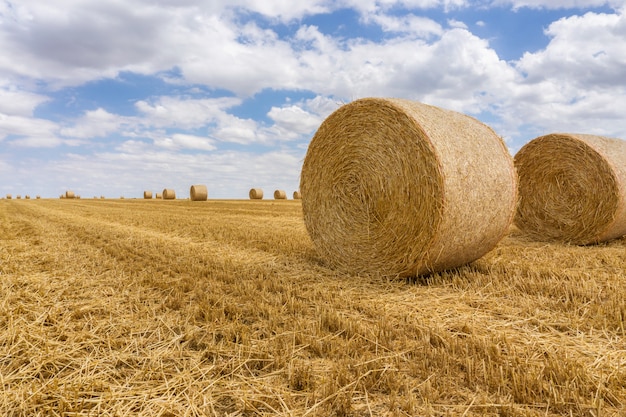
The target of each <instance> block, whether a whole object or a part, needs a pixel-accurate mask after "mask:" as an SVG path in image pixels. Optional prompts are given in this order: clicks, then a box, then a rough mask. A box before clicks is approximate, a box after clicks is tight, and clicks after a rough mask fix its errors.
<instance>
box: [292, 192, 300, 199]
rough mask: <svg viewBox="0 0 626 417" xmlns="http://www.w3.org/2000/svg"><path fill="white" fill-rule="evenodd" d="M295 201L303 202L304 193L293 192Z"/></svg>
mask: <svg viewBox="0 0 626 417" xmlns="http://www.w3.org/2000/svg"><path fill="white" fill-rule="evenodd" d="M293 199H294V200H301V199H302V193H301V192H300V191H294V192H293Z"/></svg>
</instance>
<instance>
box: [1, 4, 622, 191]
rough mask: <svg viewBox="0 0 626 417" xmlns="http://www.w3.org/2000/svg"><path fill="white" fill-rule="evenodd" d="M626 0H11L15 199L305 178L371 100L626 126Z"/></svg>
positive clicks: (11, 183) (510, 131) (5, 63)
mask: <svg viewBox="0 0 626 417" xmlns="http://www.w3.org/2000/svg"><path fill="white" fill-rule="evenodd" d="M625 13H626V7H625V6H624V0H620V1H617V0H550V1H547V0H545V1H540V0H475V1H470V0H335V1H333V0H307V1H289V0H263V1H259V0H107V1H98V0H55V1H49V0H0V195H1V196H4V195H5V194H7V193H11V194H13V195H16V194H21V195H26V194H30V195H32V196H34V195H37V194H40V195H41V196H43V197H57V196H58V195H60V194H62V193H63V192H64V191H65V190H68V189H69V190H73V191H74V192H75V193H77V194H80V195H81V196H83V197H92V196H96V195H97V196H100V195H105V196H107V197H119V196H122V195H123V196H126V197H127V198H130V197H140V196H141V195H142V193H143V190H153V191H155V192H156V191H161V190H162V189H163V188H166V187H167V188H174V189H175V190H176V191H177V195H178V196H179V197H183V198H184V197H187V196H188V195H189V187H190V186H191V185H192V184H206V185H207V186H208V187H209V197H210V198H247V195H248V190H249V189H250V188H251V187H261V188H264V189H265V190H266V193H267V194H271V193H272V192H273V190H275V189H278V188H280V189H285V190H286V191H287V193H288V195H290V194H291V193H292V192H293V190H295V189H297V187H298V182H299V174H300V169H301V165H302V161H303V158H304V155H305V153H306V149H307V146H308V143H309V141H310V139H311V137H312V135H313V134H314V133H315V131H316V129H317V128H318V127H319V125H320V123H321V122H322V121H323V120H324V118H325V117H327V116H328V115H329V114H330V113H331V112H332V111H333V110H335V109H337V108H338V106H341V105H342V104H344V103H348V102H350V101H352V100H355V99H358V98H362V97H373V96H377V97H402V98H408V99H413V100H418V101H421V102H424V103H428V104H433V105H437V106H440V107H444V108H448V109H451V110H456V111H459V112H463V113H465V114H469V115H471V116H474V117H476V118H478V119H479V120H481V121H483V122H485V123H487V124H488V125H490V126H491V127H492V128H493V129H494V130H495V131H496V132H497V133H498V134H499V135H501V136H502V137H503V138H504V139H505V140H506V142H507V144H508V146H509V148H510V150H511V152H512V153H515V152H516V151H517V150H518V149H519V148H520V147H521V146H522V145H523V144H524V143H526V142H528V141H529V140H531V139H533V138H534V137H537V136H539V135H543V134H547V133H552V132H559V131H560V132H579V133H594V134H601V135H606V136H613V137H620V138H626V120H625V118H624V109H626V15H625Z"/></svg>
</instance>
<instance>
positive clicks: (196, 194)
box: [189, 185, 209, 201]
mask: <svg viewBox="0 0 626 417" xmlns="http://www.w3.org/2000/svg"><path fill="white" fill-rule="evenodd" d="M189 198H190V199H191V201H207V199H208V198H209V191H208V190H207V187H206V185H192V186H191V188H190V189H189Z"/></svg>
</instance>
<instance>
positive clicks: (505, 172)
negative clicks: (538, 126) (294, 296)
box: [300, 98, 517, 276]
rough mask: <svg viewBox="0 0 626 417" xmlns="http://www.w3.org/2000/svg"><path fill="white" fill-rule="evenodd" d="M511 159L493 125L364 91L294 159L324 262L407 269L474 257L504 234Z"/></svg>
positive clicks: (391, 272) (364, 269)
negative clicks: (366, 94) (299, 167)
mask: <svg viewBox="0 0 626 417" xmlns="http://www.w3.org/2000/svg"><path fill="white" fill-rule="evenodd" d="M516 186H517V183H516V176H515V170H514V167H513V158H512V157H511V155H510V154H509V152H508V150H507V148H506V146H505V145H504V142H503V141H502V139H501V138H500V137H499V136H498V135H497V134H495V133H494V131H493V130H492V129H491V128H489V127H488V126H486V125H484V124H483V123H481V122H479V121H478V120H476V119H474V118H471V117H469V116H466V115H463V114H460V113H457V112H453V111H449V110H444V109H441V108H438V107H433V106H429V105H426V104H422V103H418V102H414V101H409V100H403V99H384V98H367V99H361V100H357V101H354V102H352V103H350V104H347V105H344V106H342V107H341V108H339V109H338V110H336V111H335V112H334V113H333V114H331V115H330V116H329V117H328V118H327V119H326V120H325V121H324V122H323V123H322V125H321V126H320V127H319V129H318V131H317V132H316V133H315V135H314V137H313V139H312V140H311V144H310V145H309V149H308V151H307V154H306V157H305V159H304V164H303V167H302V173H301V177H300V190H301V191H302V208H303V213H304V222H305V225H306V228H307V231H308V232H309V235H310V236H311V239H312V240H313V243H314V245H315V247H316V249H317V250H318V253H319V254H320V255H322V257H323V258H324V259H326V260H328V261H329V263H330V264H331V265H334V266H335V267H338V268H339V269H343V270H346V271H349V272H353V273H369V274H380V275H386V276H414V275H419V274H425V273H430V272H434V271H439V270H443V269H447V268H453V267H457V266H460V265H463V264H465V263H468V262H471V261H473V260H475V259H478V258H479V257H481V256H482V255H484V254H485V253H486V252H488V251H489V250H491V249H492V248H493V247H494V246H495V245H496V244H497V243H498V242H499V241H500V240H501V238H502V237H503V236H504V235H505V234H506V233H507V231H508V228H509V227H510V224H511V222H512V220H513V216H514V213H515V203H516V199H517V196H516V193H517V191H516Z"/></svg>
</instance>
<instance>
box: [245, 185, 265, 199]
mask: <svg viewBox="0 0 626 417" xmlns="http://www.w3.org/2000/svg"><path fill="white" fill-rule="evenodd" d="M248 195H249V196H250V200H262V199H263V190H262V189H260V188H251V189H250V192H249V193H248Z"/></svg>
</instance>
